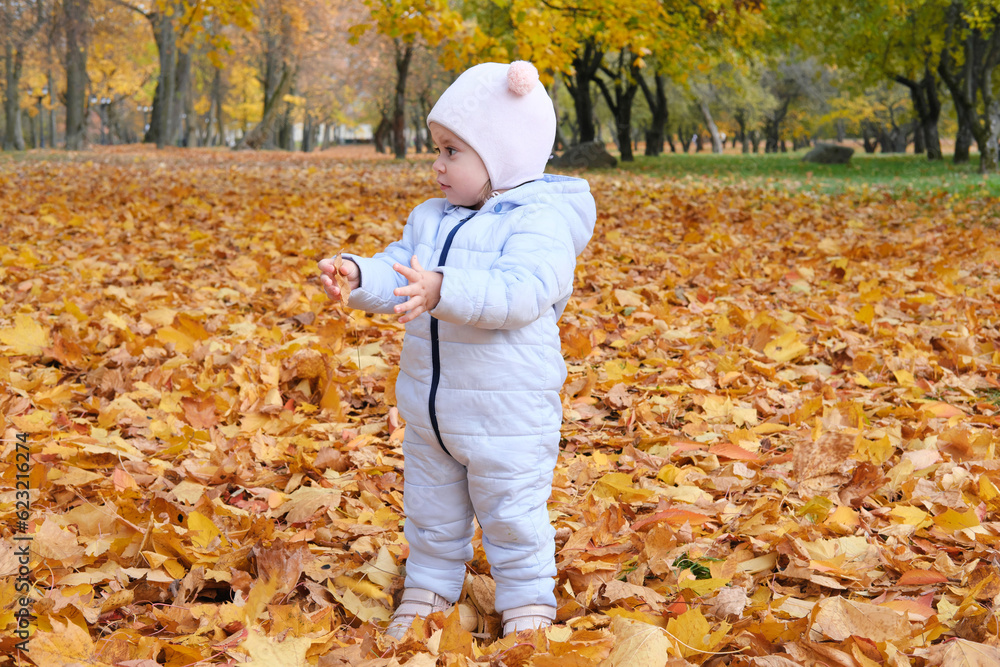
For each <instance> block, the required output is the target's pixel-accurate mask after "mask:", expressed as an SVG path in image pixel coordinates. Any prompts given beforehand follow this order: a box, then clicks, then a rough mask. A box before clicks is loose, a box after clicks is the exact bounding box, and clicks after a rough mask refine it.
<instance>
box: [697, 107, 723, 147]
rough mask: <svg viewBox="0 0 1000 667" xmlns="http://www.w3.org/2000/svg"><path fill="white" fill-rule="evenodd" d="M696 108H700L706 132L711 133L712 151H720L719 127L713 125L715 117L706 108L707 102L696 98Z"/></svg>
mask: <svg viewBox="0 0 1000 667" xmlns="http://www.w3.org/2000/svg"><path fill="white" fill-rule="evenodd" d="M698 108H699V109H700V110H701V117H702V118H704V119H705V126H706V127H708V133H709V134H710V135H712V152H713V153H716V154H720V153H722V137H721V136H720V135H719V128H718V127H717V126H716V125H715V119H714V118H712V110H711V109H709V108H708V102H706V101H705V100H698Z"/></svg>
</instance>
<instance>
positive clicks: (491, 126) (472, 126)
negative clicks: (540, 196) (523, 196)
mask: <svg viewBox="0 0 1000 667" xmlns="http://www.w3.org/2000/svg"><path fill="white" fill-rule="evenodd" d="M431 123H438V124H439V125H441V126H443V127H444V128H446V129H448V130H450V131H452V132H454V133H455V134H457V135H458V136H459V137H460V138H461V139H462V141H464V142H465V143H467V144H469V145H470V146H472V148H473V149H474V150H475V151H476V152H477V153H478V154H479V157H480V158H482V160H483V164H485V165H486V171H487V172H488V173H489V175H490V184H491V185H492V187H493V189H494V190H509V189H510V188H513V187H516V186H518V185H521V184H522V183H527V182H528V181H533V180H535V179H538V178H541V176H542V174H543V173H544V171H545V164H546V163H547V162H548V160H549V156H550V155H551V154H552V145H553V143H554V142H555V138H556V112H555V109H554V108H553V107H552V100H550V99H549V95H548V93H546V92H545V86H543V85H541V83H540V82H539V81H538V70H537V69H535V66H534V65H532V64H531V63H529V62H525V61H523V60H519V61H517V62H514V63H511V64H510V65H504V64H501V63H483V64H481V65H476V66H475V67H471V68H469V69H467V70H466V71H465V72H463V73H462V75H461V76H459V77H458V79H456V80H455V83H453V84H451V86H449V87H448V89H447V90H446V91H444V94H442V95H441V97H440V99H438V101H437V104H435V105H434V108H433V109H431V112H430V113H429V114H428V115H427V124H428V125H429V124H431Z"/></svg>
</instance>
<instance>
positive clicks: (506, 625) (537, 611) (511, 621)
mask: <svg viewBox="0 0 1000 667" xmlns="http://www.w3.org/2000/svg"><path fill="white" fill-rule="evenodd" d="M555 619H556V608H555V607H552V606H549V605H547V604H526V605H524V606H522V607H514V608H513V609H508V610H506V611H504V612H503V633H504V635H509V634H511V633H512V632H520V631H521V630H534V629H536V628H546V627H548V626H550V625H552V621H554V620H555Z"/></svg>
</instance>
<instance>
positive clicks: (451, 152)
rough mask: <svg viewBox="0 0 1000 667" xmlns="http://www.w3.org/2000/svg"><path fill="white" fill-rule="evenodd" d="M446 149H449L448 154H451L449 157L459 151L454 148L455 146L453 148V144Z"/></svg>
mask: <svg viewBox="0 0 1000 667" xmlns="http://www.w3.org/2000/svg"><path fill="white" fill-rule="evenodd" d="M445 150H446V151H448V156H449V157H451V156H452V155H454V154H455V153H457V152H458V151H457V150H455V149H454V148H452V147H451V146H449V147H448V148H446V149H445Z"/></svg>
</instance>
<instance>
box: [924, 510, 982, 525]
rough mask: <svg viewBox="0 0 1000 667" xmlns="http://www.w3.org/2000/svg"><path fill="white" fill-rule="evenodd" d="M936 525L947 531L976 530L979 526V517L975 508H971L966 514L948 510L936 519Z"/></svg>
mask: <svg viewBox="0 0 1000 667" xmlns="http://www.w3.org/2000/svg"><path fill="white" fill-rule="evenodd" d="M934 523H935V524H936V525H937V526H938V527H939V528H943V529H945V530H964V529H965V528H975V527H976V526H978V525H979V517H978V516H977V515H976V510H975V508H971V507H970V508H969V509H968V510H967V511H965V512H956V511H955V510H953V509H951V508H948V509H947V510H945V511H944V512H943V513H941V514H938V515H937V516H936V517H934Z"/></svg>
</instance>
